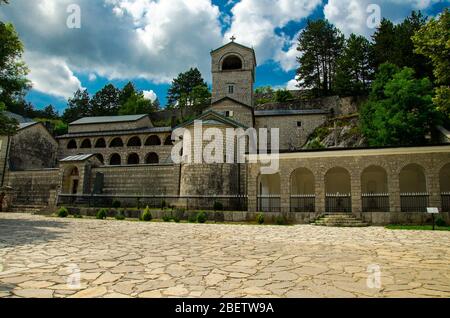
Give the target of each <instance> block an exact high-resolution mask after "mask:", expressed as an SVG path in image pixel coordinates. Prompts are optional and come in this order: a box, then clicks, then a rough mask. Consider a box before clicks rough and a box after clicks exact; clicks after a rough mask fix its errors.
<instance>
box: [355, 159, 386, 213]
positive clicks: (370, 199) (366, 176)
mask: <svg viewBox="0 0 450 318" xmlns="http://www.w3.org/2000/svg"><path fill="white" fill-rule="evenodd" d="M361 190H362V209H363V212H390V206H389V189H388V176H387V173H386V170H385V169H384V168H382V167H379V166H370V167H367V168H366V169H364V171H363V172H362V174H361Z"/></svg>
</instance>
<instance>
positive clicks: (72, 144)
mask: <svg viewBox="0 0 450 318" xmlns="http://www.w3.org/2000/svg"><path fill="white" fill-rule="evenodd" d="M77 148H78V147H77V142H76V141H75V139H71V140H70V141H69V143H68V144H67V149H77Z"/></svg>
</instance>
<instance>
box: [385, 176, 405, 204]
mask: <svg viewBox="0 0 450 318" xmlns="http://www.w3.org/2000/svg"><path fill="white" fill-rule="evenodd" d="M388 174H389V175H388V190H389V207H390V210H391V212H401V210H402V209H401V204H400V176H399V174H398V173H397V171H389V172H388Z"/></svg>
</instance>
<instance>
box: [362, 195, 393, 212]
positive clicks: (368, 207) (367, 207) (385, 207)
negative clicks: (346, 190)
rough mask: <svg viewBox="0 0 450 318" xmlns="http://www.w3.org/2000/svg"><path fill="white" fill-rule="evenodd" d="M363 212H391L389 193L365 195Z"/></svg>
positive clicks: (363, 196)
mask: <svg viewBox="0 0 450 318" xmlns="http://www.w3.org/2000/svg"><path fill="white" fill-rule="evenodd" d="M361 199H362V211H363V212H390V205H389V193H363V194H362V196H361Z"/></svg>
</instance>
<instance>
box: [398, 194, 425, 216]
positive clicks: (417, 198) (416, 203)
mask: <svg viewBox="0 0 450 318" xmlns="http://www.w3.org/2000/svg"><path fill="white" fill-rule="evenodd" d="M429 201H430V194H429V193H400V206H401V211H402V212H427V207H429Z"/></svg>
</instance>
